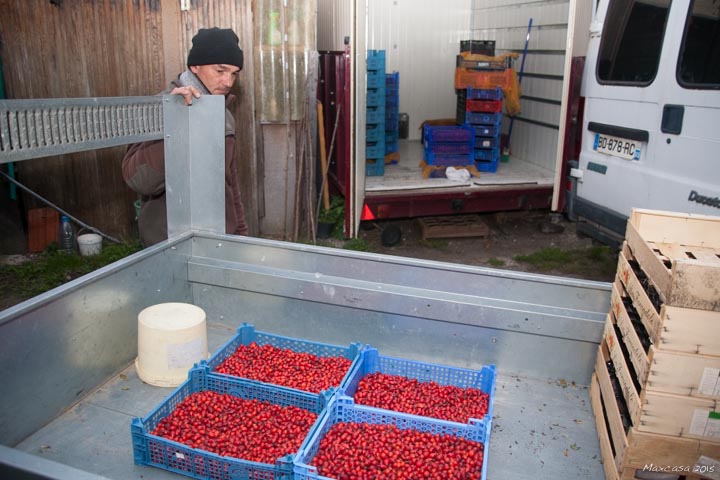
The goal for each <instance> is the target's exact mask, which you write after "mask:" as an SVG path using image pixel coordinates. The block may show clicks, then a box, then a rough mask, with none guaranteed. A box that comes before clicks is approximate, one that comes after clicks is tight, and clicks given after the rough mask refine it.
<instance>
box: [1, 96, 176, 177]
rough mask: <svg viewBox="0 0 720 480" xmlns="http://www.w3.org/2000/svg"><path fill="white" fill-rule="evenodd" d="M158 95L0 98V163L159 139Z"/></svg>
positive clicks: (159, 106) (161, 127) (159, 111)
mask: <svg viewBox="0 0 720 480" xmlns="http://www.w3.org/2000/svg"><path fill="white" fill-rule="evenodd" d="M162 135H163V109H162V97H161V96H153V97H104V98H56V99H37V100H0V163H9V162H16V161H20V160H27V159H31V158H40V157H48V156H53V155H64V154H68V153H75V152H82V151H86V150H94V149H98V148H107V147H114V146H117V145H125V144H129V143H136V142H143V141H146V140H155V139H159V138H162Z"/></svg>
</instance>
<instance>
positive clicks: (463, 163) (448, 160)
mask: <svg viewBox="0 0 720 480" xmlns="http://www.w3.org/2000/svg"><path fill="white" fill-rule="evenodd" d="M474 147H475V130H474V129H473V128H472V127H471V126H470V125H428V124H426V125H424V126H423V160H424V161H425V163H426V164H428V165H432V166H440V167H467V166H472V165H473V162H474V160H475V159H474V153H473V152H474Z"/></svg>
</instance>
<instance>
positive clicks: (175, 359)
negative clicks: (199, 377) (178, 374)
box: [167, 338, 205, 368]
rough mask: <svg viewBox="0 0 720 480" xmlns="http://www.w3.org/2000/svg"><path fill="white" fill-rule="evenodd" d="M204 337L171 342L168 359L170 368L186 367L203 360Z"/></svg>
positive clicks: (168, 348) (168, 347)
mask: <svg viewBox="0 0 720 480" xmlns="http://www.w3.org/2000/svg"><path fill="white" fill-rule="evenodd" d="M204 350H205V349H204V348H203V340H202V338H196V339H195V340H192V341H190V342H187V343H178V344H170V345H168V346H167V361H168V367H170V368H186V367H188V366H192V365H193V364H194V363H196V362H199V361H200V360H203V354H204V353H205V352H204Z"/></svg>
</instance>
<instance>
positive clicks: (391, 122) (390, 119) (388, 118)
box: [385, 109, 400, 130]
mask: <svg viewBox="0 0 720 480" xmlns="http://www.w3.org/2000/svg"><path fill="white" fill-rule="evenodd" d="M399 128H400V114H399V113H398V111H397V109H395V110H387V109H386V110H385V130H398V129H399Z"/></svg>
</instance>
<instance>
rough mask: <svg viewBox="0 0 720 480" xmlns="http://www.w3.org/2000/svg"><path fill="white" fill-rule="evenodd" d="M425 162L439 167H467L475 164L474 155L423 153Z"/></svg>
mask: <svg viewBox="0 0 720 480" xmlns="http://www.w3.org/2000/svg"><path fill="white" fill-rule="evenodd" d="M423 160H425V163H427V164H428V165H434V166H437V167H466V166H468V165H472V164H473V161H474V160H473V155H472V153H433V152H428V151H427V150H425V151H423Z"/></svg>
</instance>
